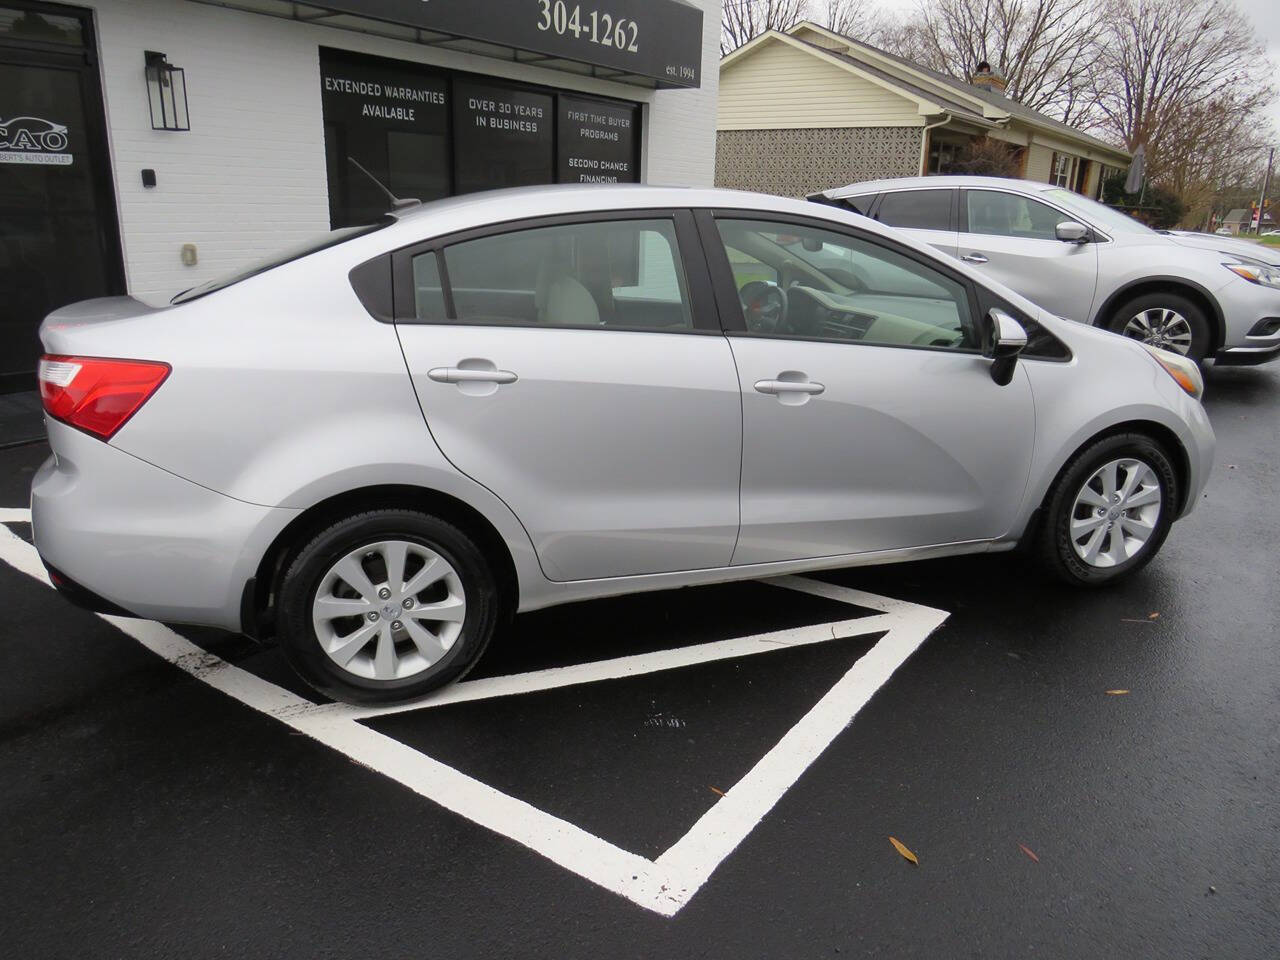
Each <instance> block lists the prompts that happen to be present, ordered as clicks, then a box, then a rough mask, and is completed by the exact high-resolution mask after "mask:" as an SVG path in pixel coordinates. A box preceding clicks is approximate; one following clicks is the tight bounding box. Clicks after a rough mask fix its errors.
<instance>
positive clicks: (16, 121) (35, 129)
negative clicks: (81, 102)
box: [0, 117, 73, 167]
mask: <svg viewBox="0 0 1280 960" xmlns="http://www.w3.org/2000/svg"><path fill="white" fill-rule="evenodd" d="M67 142H68V141H67V128H66V127H65V126H64V125H63V124H61V123H54V122H53V121H51V120H44V119H42V118H40V117H11V118H10V119H8V120H3V119H0V163H29V164H40V165H44V166H54V167H69V166H70V165H71V161H72V159H73V157H72V155H71V154H70V153H67V152H66V149H67Z"/></svg>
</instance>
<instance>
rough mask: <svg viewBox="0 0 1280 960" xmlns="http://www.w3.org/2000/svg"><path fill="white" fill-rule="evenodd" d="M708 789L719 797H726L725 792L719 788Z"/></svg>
mask: <svg viewBox="0 0 1280 960" xmlns="http://www.w3.org/2000/svg"><path fill="white" fill-rule="evenodd" d="M707 789H708V790H710V791H711V792H712V793H714V794H715V795H716V796H718V797H723V796H724V791H723V790H721V789H720V788H719V787H712V786H708V787H707Z"/></svg>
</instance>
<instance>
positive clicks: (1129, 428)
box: [1028, 420, 1191, 529]
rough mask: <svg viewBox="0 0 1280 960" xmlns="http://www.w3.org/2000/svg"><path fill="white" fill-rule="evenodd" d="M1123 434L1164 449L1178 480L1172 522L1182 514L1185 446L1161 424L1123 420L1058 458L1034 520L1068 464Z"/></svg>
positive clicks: (1187, 464)
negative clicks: (1148, 440)
mask: <svg viewBox="0 0 1280 960" xmlns="http://www.w3.org/2000/svg"><path fill="white" fill-rule="evenodd" d="M1124 433H1138V434H1143V435H1145V436H1147V437H1149V438H1150V439H1152V440H1154V441H1155V442H1156V443H1158V444H1159V445H1160V447H1161V448H1162V449H1163V450H1164V452H1165V454H1166V455H1167V456H1168V457H1169V460H1170V462H1171V463H1172V464H1173V470H1174V473H1175V474H1176V475H1177V477H1178V502H1177V512H1176V513H1175V515H1174V516H1175V519H1176V518H1177V517H1179V516H1181V515H1182V511H1183V509H1184V508H1185V507H1186V504H1187V497H1188V496H1189V495H1190V492H1191V491H1190V490H1189V489H1188V487H1189V485H1190V483H1191V458H1190V456H1189V454H1188V453H1187V449H1186V447H1185V446H1183V444H1182V441H1181V440H1180V439H1179V438H1178V435H1177V434H1176V433H1174V432H1173V431H1172V430H1171V429H1170V428H1169V427H1167V426H1165V425H1164V424H1162V423H1157V422H1156V421H1155V420H1124V421H1121V422H1120V423H1115V424H1111V425H1110V426H1108V427H1105V428H1103V429H1102V430H1099V431H1098V432H1096V433H1094V434H1091V435H1090V436H1088V437H1086V438H1085V439H1084V440H1083V441H1081V442H1080V443H1079V444H1077V445H1076V447H1075V449H1073V450H1072V451H1071V452H1070V453H1068V454H1067V455H1066V456H1065V457H1064V458H1063V459H1062V461H1061V462H1060V463H1059V464H1058V465H1057V469H1056V470H1054V472H1053V479H1052V480H1051V481H1050V482H1049V485H1048V486H1047V487H1046V488H1045V490H1044V493H1043V494H1042V495H1041V497H1040V502H1039V503H1038V504H1037V506H1036V510H1035V515H1034V517H1039V516H1040V515H1042V514H1043V512H1044V510H1045V508H1046V507H1047V506H1048V505H1049V500H1050V498H1051V497H1052V496H1053V494H1054V491H1055V490H1056V489H1057V487H1058V481H1059V480H1061V478H1062V474H1063V471H1065V470H1066V469H1067V465H1068V464H1070V463H1071V462H1072V461H1073V460H1075V458H1076V457H1078V456H1079V455H1080V454H1081V453H1082V452H1084V451H1085V450H1087V449H1088V448H1089V447H1091V446H1093V445H1094V444H1095V443H1097V442H1098V441H1099V440H1105V439H1107V438H1108V437H1115V436H1119V435H1120V434H1124ZM1036 525H1037V521H1036V519H1034V518H1033V519H1032V520H1031V521H1030V522H1029V523H1028V527H1029V528H1030V529H1035V526H1036Z"/></svg>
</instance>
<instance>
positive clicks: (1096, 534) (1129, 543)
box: [1038, 433, 1179, 586]
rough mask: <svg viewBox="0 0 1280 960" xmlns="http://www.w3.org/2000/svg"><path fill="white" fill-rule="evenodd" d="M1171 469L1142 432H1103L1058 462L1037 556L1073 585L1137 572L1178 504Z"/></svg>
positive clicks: (1092, 583) (1175, 479)
mask: <svg viewBox="0 0 1280 960" xmlns="http://www.w3.org/2000/svg"><path fill="white" fill-rule="evenodd" d="M1178 498H1179V487H1178V475H1177V473H1176V471H1175V470H1174V468H1173V464H1172V463H1171V462H1170V460H1169V456H1168V454H1166V453H1165V451H1164V449H1163V448H1162V447H1161V446H1160V445H1159V444H1158V443H1156V442H1155V441H1154V440H1152V439H1151V438H1150V437H1148V436H1146V435H1144V434H1138V433H1125V434H1119V435H1117V436H1113V437H1104V438H1103V439H1101V440H1099V441H1097V442H1096V443H1093V444H1091V445H1090V446H1088V447H1086V448H1085V449H1084V450H1082V451H1081V452H1080V453H1078V454H1076V456H1074V457H1073V458H1072V459H1071V460H1070V462H1068V463H1067V465H1066V466H1065V467H1063V469H1062V472H1061V473H1060V474H1059V475H1058V479H1057V480H1056V481H1055V483H1054V486H1053V488H1052V490H1051V491H1050V493H1049V497H1048V501H1047V505H1046V507H1045V510H1044V514H1043V519H1042V521H1041V528H1040V531H1039V537H1038V539H1039V547H1040V556H1041V561H1042V563H1043V564H1044V566H1045V568H1046V569H1047V570H1048V571H1049V573H1050V574H1052V575H1053V576H1055V577H1057V578H1058V579H1060V580H1063V581H1065V582H1067V583H1070V584H1072V585H1075V586H1100V585H1102V584H1105V583H1111V582H1113V581H1115V580H1118V579H1120V578H1122V577H1125V576H1128V575H1129V574H1131V573H1133V572H1134V571H1136V570H1140V569H1141V568H1142V567H1144V566H1146V564H1147V563H1149V562H1150V561H1151V558H1152V557H1154V556H1155V555H1156V553H1157V552H1158V551H1159V550H1160V547H1161V545H1162V544H1163V543H1164V540H1165V537H1166V536H1168V534H1169V528H1170V526H1171V525H1172V524H1173V519H1174V515H1175V513H1176V511H1177V505H1178V502H1179V499H1178Z"/></svg>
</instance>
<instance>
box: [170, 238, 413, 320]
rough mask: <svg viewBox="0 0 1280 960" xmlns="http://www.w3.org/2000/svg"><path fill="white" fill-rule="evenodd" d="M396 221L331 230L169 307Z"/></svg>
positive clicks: (214, 281)
mask: <svg viewBox="0 0 1280 960" xmlns="http://www.w3.org/2000/svg"><path fill="white" fill-rule="evenodd" d="M394 222H395V220H394V219H393V218H391V217H387V218H385V219H383V220H380V221H378V222H377V223H371V224H365V225H362V226H358V227H339V228H338V229H337V230H330V231H329V232H328V233H322V234H321V235H320V236H318V237H311V238H310V239H308V240H306V241H305V242H303V243H298V244H294V245H293V246H292V247H288V248H287V249H285V250H281V251H280V252H279V253H276V254H273V255H272V256H269V257H266V258H264V259H262V260H257V261H254V262H253V263H251V264H249V265H248V266H247V267H242V268H240V269H239V270H236V271H234V272H232V273H228V274H224V275H222V276H220V277H215V278H214V279H212V280H209V281H208V282H206V283H202V284H200V285H199V286H198V287H192V288H191V289H190V290H183V291H182V292H181V293H180V294H178V295H177V296H176V297H174V298H173V299H172V300H170V301H169V302H170V303H175V304H177V303H186V302H187V301H188V300H195V299H196V298H197V297H203V296H205V295H206V294H210V293H213V292H214V291H216V290H221V289H223V288H224V287H229V286H231V285H232V284H233V283H239V282H240V281H241V280H248V279H249V278H250V277H254V276H257V275H258V274H260V273H265V272H266V271H267V270H270V269H272V268H273V267H278V266H280V265H281V264H284V263H288V262H290V261H291V260H300V259H301V258H302V257H305V256H307V255H309V254H312V253H316V252H317V251H319V250H324V249H326V248H328V247H335V246H337V245H338V244H340V243H343V242H344V241H347V240H350V239H352V238H353V237H361V236H364V235H365V234H366V233H372V232H373V231H374V230H381V229H382V228H383V227H385V226H387V224H389V223H394Z"/></svg>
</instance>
